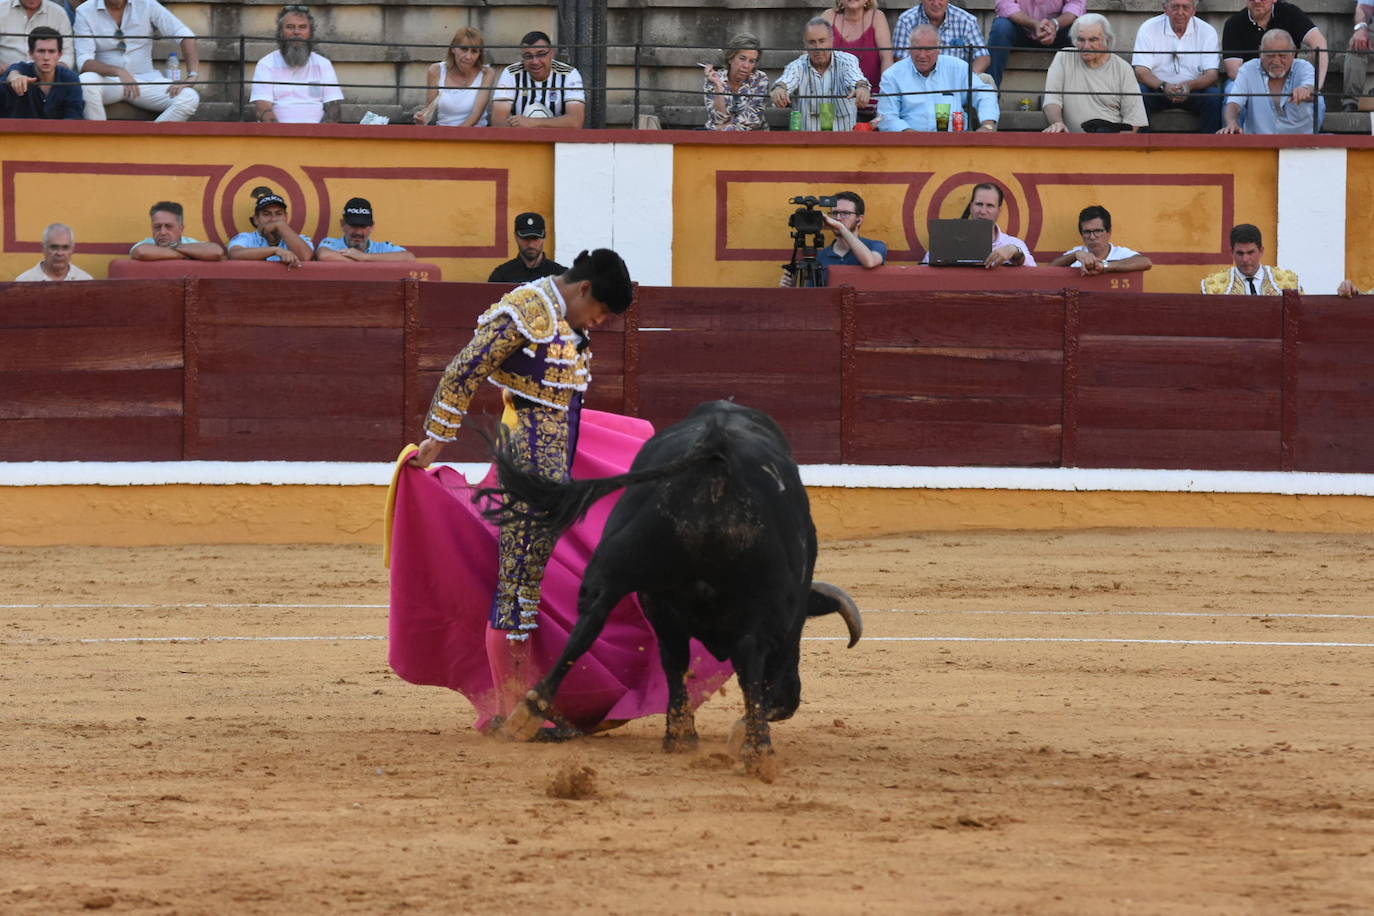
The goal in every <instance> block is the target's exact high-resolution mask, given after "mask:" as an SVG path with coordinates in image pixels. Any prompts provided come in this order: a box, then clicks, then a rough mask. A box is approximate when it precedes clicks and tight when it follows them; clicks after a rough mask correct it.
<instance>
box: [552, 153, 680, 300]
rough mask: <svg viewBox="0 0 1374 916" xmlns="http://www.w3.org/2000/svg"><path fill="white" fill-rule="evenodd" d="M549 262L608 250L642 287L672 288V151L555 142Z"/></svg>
mask: <svg viewBox="0 0 1374 916" xmlns="http://www.w3.org/2000/svg"><path fill="white" fill-rule="evenodd" d="M553 179H554V215H553V220H554V222H553V225H554V234H555V236H556V237H557V239H556V242H555V248H556V253H555V254H554V260H555V261H557V262H558V263H560V264H567V265H571V264H572V262H573V258H575V257H576V256H577V253H578V252H579V251H581V250H583V249H584V248H587V249H590V248H614V249H615V250H616V251H618V252H619V253H620V256H621V257H623V258H624V259H625V263H626V265H627V266H628V267H629V268H630V276H631V278H633V279H634V280H636V281H637V282H639V283H643V284H644V285H646V286H671V285H672V283H673V147H672V145H671V144H658V143H653V144H648V143H559V144H558V145H557V146H556V147H555V148H554V168H553Z"/></svg>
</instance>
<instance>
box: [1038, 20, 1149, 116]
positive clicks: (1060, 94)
mask: <svg viewBox="0 0 1374 916" xmlns="http://www.w3.org/2000/svg"><path fill="white" fill-rule="evenodd" d="M1069 32H1070V33H1071V35H1072V36H1073V43H1074V45H1075V46H1076V47H1077V49H1078V50H1076V51H1060V52H1059V53H1058V54H1055V55H1054V61H1053V62H1052V63H1051V64H1050V72H1049V74H1048V75H1047V76H1046V77H1045V101H1044V104H1043V106H1042V107H1043V108H1044V109H1045V117H1046V118H1047V119H1048V120H1049V122H1050V126H1049V127H1046V128H1045V133H1047V134H1053V133H1063V132H1064V131H1071V132H1073V133H1084V132H1087V131H1112V130H1129V131H1130V132H1132V133H1134V132H1135V131H1138V130H1140V128H1142V127H1145V126H1147V125H1148V124H1149V123H1150V122H1149V119H1147V118H1146V117H1145V104H1144V103H1143V102H1142V101H1141V99H1140V85H1139V84H1138V83H1136V81H1135V71H1134V70H1132V69H1131V65H1130V64H1128V63H1126V61H1124V60H1123V59H1121V58H1120V57H1117V56H1116V55H1115V54H1113V53H1112V44H1113V42H1114V36H1113V35H1112V28H1111V24H1110V23H1108V22H1107V17H1105V16H1103V15H1101V14H1100V13H1086V14H1084V15H1082V16H1080V17H1078V19H1076V20H1074V24H1073V28H1071V29H1069Z"/></svg>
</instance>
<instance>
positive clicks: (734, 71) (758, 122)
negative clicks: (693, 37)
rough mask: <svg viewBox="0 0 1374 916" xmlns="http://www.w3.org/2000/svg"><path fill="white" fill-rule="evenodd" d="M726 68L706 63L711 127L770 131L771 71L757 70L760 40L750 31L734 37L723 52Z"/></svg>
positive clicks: (709, 127)
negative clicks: (767, 106)
mask: <svg viewBox="0 0 1374 916" xmlns="http://www.w3.org/2000/svg"><path fill="white" fill-rule="evenodd" d="M721 59H722V62H723V64H724V66H723V67H712V66H711V65H709V64H702V67H703V68H705V70H706V82H705V85H703V86H702V92H703V93H704V94H705V96H706V129H707V130H767V129H768V122H767V121H765V120H764V119H763V103H764V102H765V101H767V100H768V74H767V73H764V72H763V71H762V70H759V69H756V68H757V67H758V64H759V40H758V39H757V38H755V37H754V36H753V35H750V34H749V33H748V32H741V33H740V34H738V35H736V36H735V37H734V38H731V39H730V43H729V46H728V47H726V49H725V50H724V51H722V52H721Z"/></svg>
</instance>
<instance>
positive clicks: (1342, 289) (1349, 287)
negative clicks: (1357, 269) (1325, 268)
mask: <svg viewBox="0 0 1374 916" xmlns="http://www.w3.org/2000/svg"><path fill="white" fill-rule="evenodd" d="M1370 292H1374V290H1370ZM1336 295H1337V296H1340V297H1341V298H1342V299H1354V298H1355V297H1356V296H1358V295H1360V288H1359V287H1358V286H1356V285H1355V281H1354V280H1349V279H1347V280H1342V281H1341V285H1340V286H1338V287H1336ZM1364 295H1366V296H1367V295H1369V293H1365V294H1364Z"/></svg>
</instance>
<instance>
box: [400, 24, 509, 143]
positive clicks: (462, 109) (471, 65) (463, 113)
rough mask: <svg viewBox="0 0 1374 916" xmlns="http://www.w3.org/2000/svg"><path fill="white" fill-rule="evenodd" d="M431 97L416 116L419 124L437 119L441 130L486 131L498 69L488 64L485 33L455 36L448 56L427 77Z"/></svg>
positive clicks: (469, 31)
mask: <svg viewBox="0 0 1374 916" xmlns="http://www.w3.org/2000/svg"><path fill="white" fill-rule="evenodd" d="M425 81H426V83H427V84H428V86H429V94H428V95H427V96H426V97H425V107H424V108H422V109H420V110H419V111H418V112H416V113H415V122H416V123H417V124H428V123H430V121H432V120H434V118H435V115H438V124H439V126H440V127H486V126H487V105H488V104H489V103H490V102H491V90H492V87H493V86H495V85H496V68H494V67H492V66H491V65H490V64H489V63H488V62H487V60H486V49H485V48H484V47H483V43H482V33H481V32H479V31H477V29H474V28H472V27H471V26H464V27H463V28H461V29H459V30H458V31H456V32H454V33H453V40H452V41H450V42H449V49H448V53H447V54H446V55H445V56H444V59H443V60H441V61H439V62H438V63H434V64H430V65H429V70H428V72H427V73H426V74H425Z"/></svg>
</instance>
